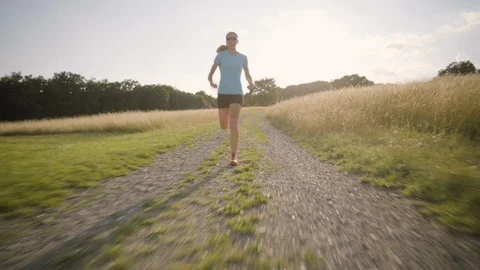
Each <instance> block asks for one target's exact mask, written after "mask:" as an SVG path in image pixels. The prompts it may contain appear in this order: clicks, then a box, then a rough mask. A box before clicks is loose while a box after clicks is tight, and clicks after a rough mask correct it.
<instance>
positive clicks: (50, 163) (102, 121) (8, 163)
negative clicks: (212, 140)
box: [0, 110, 218, 217]
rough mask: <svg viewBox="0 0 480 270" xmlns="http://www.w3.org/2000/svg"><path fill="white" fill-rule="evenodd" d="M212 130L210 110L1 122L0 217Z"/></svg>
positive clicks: (51, 201)
mask: <svg viewBox="0 0 480 270" xmlns="http://www.w3.org/2000/svg"><path fill="white" fill-rule="evenodd" d="M215 130H218V116H217V111H216V110H196V111H177V112H146V113H141V112H131V113H120V114H104V115H97V116H90V117H79V118H66V119H53V120H42V121H25V122H18V123H1V124H0V134H3V135H8V134H9V135H12V134H16V135H15V136H2V137H0V163H1V164H2V166H1V167H0V179H2V180H1V181H0V215H1V216H4V217H14V216H27V215H31V214H34V213H36V211H37V210H39V209H41V208H45V207H53V206H56V205H58V204H59V203H61V202H62V200H64V199H65V198H66V197H67V196H70V195H74V194H75V192H76V189H78V188H85V187H92V186H95V185H96V184H98V183H99V181H100V180H102V179H105V178H107V177H114V176H120V175H125V174H127V173H128V172H129V171H131V170H134V169H138V168H140V167H141V166H145V165H148V164H150V163H151V162H152V161H153V160H154V158H155V155H156V154H158V153H161V152H163V151H166V150H167V149H169V148H172V147H175V146H178V145H181V144H188V143H193V141H192V140H193V139H194V138H195V137H196V136H200V135H208V134H209V133H211V132H213V131H215Z"/></svg>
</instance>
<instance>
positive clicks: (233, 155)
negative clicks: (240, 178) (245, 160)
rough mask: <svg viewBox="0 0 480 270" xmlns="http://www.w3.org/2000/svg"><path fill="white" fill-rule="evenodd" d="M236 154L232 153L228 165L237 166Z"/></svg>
mask: <svg viewBox="0 0 480 270" xmlns="http://www.w3.org/2000/svg"><path fill="white" fill-rule="evenodd" d="M236 156H237V155H236V154H235V153H232V159H231V160H230V166H238V160H237V157H236Z"/></svg>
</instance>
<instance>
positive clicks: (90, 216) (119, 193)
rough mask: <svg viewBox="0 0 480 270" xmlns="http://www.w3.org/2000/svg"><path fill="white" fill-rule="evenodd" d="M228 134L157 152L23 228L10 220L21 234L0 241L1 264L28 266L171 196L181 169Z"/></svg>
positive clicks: (187, 169) (198, 159)
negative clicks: (146, 204) (152, 201)
mask: <svg viewBox="0 0 480 270" xmlns="http://www.w3.org/2000/svg"><path fill="white" fill-rule="evenodd" d="M227 135H228V133H226V132H222V131H220V132H218V133H217V134H216V135H214V137H213V138H212V136H207V137H202V138H198V139H197V141H196V144H195V146H193V148H192V147H190V146H180V147H177V148H175V149H171V150H169V151H167V152H166V153H163V154H159V155H158V156H157V158H156V159H155V161H154V163H153V164H152V165H150V166H147V167H144V168H142V169H140V170H137V171H134V172H132V173H130V174H128V175H126V176H123V177H116V178H113V179H106V180H104V181H103V182H102V184H101V186H100V187H99V188H95V189H88V190H86V191H84V192H82V193H80V194H79V196H78V197H77V198H75V199H72V200H70V201H69V202H67V204H68V208H66V209H56V210H54V211H51V212H50V213H47V214H43V215H41V216H38V217H37V219H36V220H34V221H33V223H30V224H23V226H24V227H23V228H22V227H18V224H15V223H14V224H8V225H7V226H17V231H18V232H19V235H21V236H20V237H19V238H16V239H15V240H14V242H13V243H12V242H7V243H2V244H1V245H0V258H6V259H5V260H3V259H2V260H0V261H1V262H0V268H2V269H5V268H8V269H18V267H24V266H25V265H27V264H28V263H30V262H32V261H33V262H34V263H33V264H32V265H35V264H38V263H39V262H40V261H42V260H48V259H49V257H51V255H53V254H56V253H58V251H60V250H62V252H65V251H66V250H67V249H68V248H71V247H69V245H70V244H69V243H81V242H82V239H86V238H88V237H89V236H91V235H96V234H100V233H102V232H105V231H107V230H108V229H110V228H111V227H112V226H114V223H115V222H118V221H121V220H125V219H127V218H128V217H130V216H132V215H133V214H135V213H136V212H137V211H138V210H139V209H140V208H141V206H142V204H143V203H144V202H145V201H147V200H149V199H152V198H162V196H166V195H167V194H169V192H170V190H174V184H178V183H181V181H180V180H181V179H182V178H183V177H184V175H185V173H188V172H191V171H194V170H195V169H196V167H197V166H198V165H199V164H200V163H201V162H203V161H204V159H205V158H206V157H207V156H208V155H209V154H210V153H211V151H212V149H215V148H217V147H218V146H219V145H220V144H221V143H222V142H223V141H224V139H225V138H226V136H227ZM56 255H58V254H56ZM39 256H43V257H41V258H39ZM35 262H36V263H35Z"/></svg>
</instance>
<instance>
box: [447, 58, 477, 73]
mask: <svg viewBox="0 0 480 270" xmlns="http://www.w3.org/2000/svg"><path fill="white" fill-rule="evenodd" d="M475 72H477V69H476V68H475V65H474V64H473V63H472V62H470V61H458V62H452V63H450V64H449V65H448V66H447V67H446V68H444V69H441V70H439V71H438V76H439V77H440V76H445V75H467V74H474V73H475Z"/></svg>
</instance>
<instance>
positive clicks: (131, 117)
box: [0, 109, 218, 135]
mask: <svg viewBox="0 0 480 270" xmlns="http://www.w3.org/2000/svg"><path fill="white" fill-rule="evenodd" d="M217 118H218V112H217V111H216V110H214V109H203V110H186V111H149V112H141V111H132V112H124V113H105V114H98V115H92V116H83V117H68V118H58V119H46V120H29V121H19V122H11V123H9V122H4V123H0V135H19V134H26V135H32V134H55V133H73V132H101V131H122V132H136V131H148V130H153V129H162V128H166V127H178V128H181V127H187V126H191V125H195V124H202V123H207V122H212V121H215V120H216V119H217Z"/></svg>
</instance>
